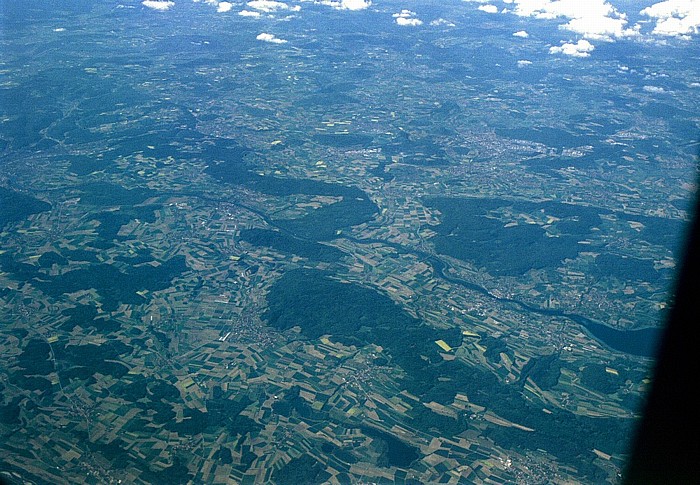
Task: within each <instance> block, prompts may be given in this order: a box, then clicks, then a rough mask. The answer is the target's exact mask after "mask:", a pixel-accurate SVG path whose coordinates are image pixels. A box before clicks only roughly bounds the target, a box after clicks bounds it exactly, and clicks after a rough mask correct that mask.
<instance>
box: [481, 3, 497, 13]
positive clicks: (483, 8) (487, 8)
mask: <svg viewBox="0 0 700 485" xmlns="http://www.w3.org/2000/svg"><path fill="white" fill-rule="evenodd" d="M477 10H481V11H482V12H486V13H498V7H497V6H495V5H491V4H488V5H479V7H478V8H477Z"/></svg>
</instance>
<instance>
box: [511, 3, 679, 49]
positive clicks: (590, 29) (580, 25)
mask: <svg viewBox="0 0 700 485" xmlns="http://www.w3.org/2000/svg"><path fill="white" fill-rule="evenodd" d="M687 1H693V0H687ZM513 4H514V5H515V9H514V10H513V13H514V14H516V15H518V16H520V17H534V18H537V19H557V18H564V19H568V20H569V21H568V22H567V23H565V24H564V25H562V28H564V29H566V30H570V31H572V32H576V33H577V34H581V35H582V36H583V37H585V38H588V39H598V40H613V39H614V38H620V37H633V36H636V35H639V25H635V26H633V27H632V28H629V27H628V26H627V24H628V21H627V15H625V14H624V13H622V12H620V11H618V10H617V9H616V8H615V7H613V6H612V5H611V4H610V3H609V2H608V1H607V0H586V1H581V0H513Z"/></svg>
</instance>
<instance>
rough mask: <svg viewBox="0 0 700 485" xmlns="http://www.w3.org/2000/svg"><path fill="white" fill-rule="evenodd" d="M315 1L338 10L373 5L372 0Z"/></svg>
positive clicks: (360, 8) (356, 8) (364, 7)
mask: <svg viewBox="0 0 700 485" xmlns="http://www.w3.org/2000/svg"><path fill="white" fill-rule="evenodd" d="M302 1H303V0H302ZM314 3H317V4H320V5H326V6H327V7H333V8H335V9H336V10H364V9H366V8H367V7H369V6H371V5H372V1H371V0H315V1H314Z"/></svg>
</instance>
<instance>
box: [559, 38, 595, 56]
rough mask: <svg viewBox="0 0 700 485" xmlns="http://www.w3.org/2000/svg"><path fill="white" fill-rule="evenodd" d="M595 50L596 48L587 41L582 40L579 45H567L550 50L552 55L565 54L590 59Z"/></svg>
mask: <svg viewBox="0 0 700 485" xmlns="http://www.w3.org/2000/svg"><path fill="white" fill-rule="evenodd" d="M593 49H595V46H594V45H593V44H591V43H590V42H588V41H587V40H586V39H581V40H579V41H578V42H577V43H575V44H572V43H565V44H562V45H561V46H553V47H550V48H549V53H550V54H564V55H567V56H572V57H588V56H590V55H591V52H592V51H593Z"/></svg>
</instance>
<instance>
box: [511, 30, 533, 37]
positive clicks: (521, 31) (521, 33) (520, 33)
mask: <svg viewBox="0 0 700 485" xmlns="http://www.w3.org/2000/svg"><path fill="white" fill-rule="evenodd" d="M513 37H522V38H523V39H527V38H528V37H530V34H528V33H527V32H525V31H524V30H519V31H517V32H513Z"/></svg>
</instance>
